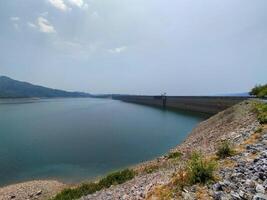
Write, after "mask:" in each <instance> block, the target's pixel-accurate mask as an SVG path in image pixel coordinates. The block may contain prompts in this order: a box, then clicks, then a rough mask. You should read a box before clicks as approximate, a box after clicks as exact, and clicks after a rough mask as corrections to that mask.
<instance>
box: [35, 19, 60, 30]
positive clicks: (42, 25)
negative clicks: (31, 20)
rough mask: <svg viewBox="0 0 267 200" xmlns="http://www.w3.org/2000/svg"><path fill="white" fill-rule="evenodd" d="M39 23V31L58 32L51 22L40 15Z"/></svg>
mask: <svg viewBox="0 0 267 200" xmlns="http://www.w3.org/2000/svg"><path fill="white" fill-rule="evenodd" d="M37 25H38V28H39V31H41V32H43V33H55V32H56V30H55V28H54V27H53V26H52V25H51V24H50V22H49V21H48V20H47V19H45V18H43V17H38V19H37Z"/></svg>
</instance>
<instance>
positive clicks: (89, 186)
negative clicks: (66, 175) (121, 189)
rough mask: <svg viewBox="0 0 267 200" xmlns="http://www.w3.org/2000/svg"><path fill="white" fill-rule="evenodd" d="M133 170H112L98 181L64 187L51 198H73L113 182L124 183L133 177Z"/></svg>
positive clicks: (106, 186)
mask: <svg viewBox="0 0 267 200" xmlns="http://www.w3.org/2000/svg"><path fill="white" fill-rule="evenodd" d="M134 175H135V174H134V171H133V170H129V169H125V170H123V171H118V172H114V173H112V174H109V175H107V176H106V177H104V178H102V179H101V180H100V181H99V182H98V183H84V184H82V185H81V186H79V187H76V188H69V189H65V190H63V191H62V192H60V193H59V194H57V195H56V196H55V197H54V198H53V199H52V200H73V199H78V198H80V197H82V196H85V195H88V194H93V193H95V192H96V191H99V190H101V189H103V188H108V187H110V186H111V185H114V184H121V183H124V182H126V181H128V180H130V179H132V178H133V177H134Z"/></svg>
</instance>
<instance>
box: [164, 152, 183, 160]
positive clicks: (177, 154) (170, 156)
mask: <svg viewBox="0 0 267 200" xmlns="http://www.w3.org/2000/svg"><path fill="white" fill-rule="evenodd" d="M181 156H182V153H181V152H179V151H176V152H171V153H169V155H168V157H167V158H168V159H175V158H180V157H181Z"/></svg>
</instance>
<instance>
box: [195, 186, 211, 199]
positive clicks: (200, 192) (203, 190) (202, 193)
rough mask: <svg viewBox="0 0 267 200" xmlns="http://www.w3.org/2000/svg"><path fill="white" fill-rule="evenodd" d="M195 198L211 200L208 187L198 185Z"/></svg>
mask: <svg viewBox="0 0 267 200" xmlns="http://www.w3.org/2000/svg"><path fill="white" fill-rule="evenodd" d="M196 199H198V200H211V199H213V198H212V197H211V196H210V195H209V191H208V188H207V187H206V186H198V187H197V191H196Z"/></svg>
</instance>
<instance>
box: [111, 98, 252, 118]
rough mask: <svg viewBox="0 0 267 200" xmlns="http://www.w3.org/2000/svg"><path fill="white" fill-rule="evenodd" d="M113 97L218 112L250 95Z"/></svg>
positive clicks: (197, 110) (169, 106) (172, 107)
mask: <svg viewBox="0 0 267 200" xmlns="http://www.w3.org/2000/svg"><path fill="white" fill-rule="evenodd" d="M112 98H113V99H116V100H121V101H125V102H131V103H138V104H146V105H151V106H158V107H166V108H171V109H180V110H186V111H193V112H202V113H207V114H216V113H218V112H220V111H223V110H225V109H227V108H229V107H231V106H233V105H235V104H237V103H239V102H241V101H244V100H247V99H248V98H249V97H228V96H143V95H113V96H112Z"/></svg>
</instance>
